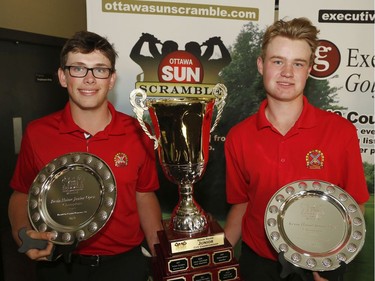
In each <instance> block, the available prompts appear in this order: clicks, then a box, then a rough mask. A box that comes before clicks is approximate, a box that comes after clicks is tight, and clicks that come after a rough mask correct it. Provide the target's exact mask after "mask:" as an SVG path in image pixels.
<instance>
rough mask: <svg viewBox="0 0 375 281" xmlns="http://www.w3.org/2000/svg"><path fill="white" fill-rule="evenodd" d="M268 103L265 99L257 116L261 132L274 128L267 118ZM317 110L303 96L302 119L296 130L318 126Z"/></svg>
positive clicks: (297, 123)
mask: <svg viewBox="0 0 375 281" xmlns="http://www.w3.org/2000/svg"><path fill="white" fill-rule="evenodd" d="M267 104H268V101H267V99H265V100H264V101H262V103H261V104H260V107H259V111H258V114H257V127H258V130H261V129H263V128H266V127H272V124H271V123H270V121H268V119H267V118H266V112H265V111H266V107H267ZM316 110H317V109H316V108H315V107H314V106H312V105H311V104H310V103H309V101H308V100H307V98H306V96H303V109H302V113H301V115H300V117H299V118H298V120H297V122H296V124H295V125H294V128H297V129H300V128H311V127H315V126H316V125H317V118H316Z"/></svg>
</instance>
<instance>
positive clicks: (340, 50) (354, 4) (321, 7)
mask: <svg viewBox="0 0 375 281" xmlns="http://www.w3.org/2000/svg"><path fill="white" fill-rule="evenodd" d="M295 17H307V18H309V19H310V20H311V21H312V22H313V23H314V24H315V25H316V26H317V27H318V28H319V29H320V35H319V38H320V39H321V44H320V47H319V48H318V50H317V52H316V59H315V65H314V67H313V70H312V73H311V77H312V78H314V79H317V80H326V81H328V83H329V87H330V89H331V90H332V91H334V92H335V95H336V96H335V97H334V99H335V101H336V102H337V103H332V104H331V106H332V107H331V110H332V111H334V112H336V113H337V114H339V115H341V116H343V117H345V118H347V119H348V120H349V121H351V122H352V123H353V124H354V125H355V126H356V127H357V130H358V138H359V143H360V147H361V152H362V159H363V161H364V162H368V163H371V164H374V156H375V149H374V144H375V141H374V134H375V130H374V89H375V85H374V67H375V56H374V20H375V14H374V1H373V0H358V1H348V0H345V1H342V0H330V1H326V0H316V1H303V2H301V1H300V0H283V1H280V4H279V18H280V19H284V18H286V19H288V18H289V19H291V18H295ZM327 94H328V92H327ZM333 141H334V140H333Z"/></svg>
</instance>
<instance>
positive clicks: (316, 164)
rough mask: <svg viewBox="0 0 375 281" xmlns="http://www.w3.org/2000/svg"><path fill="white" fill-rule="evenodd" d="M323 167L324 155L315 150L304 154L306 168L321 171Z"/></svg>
mask: <svg viewBox="0 0 375 281" xmlns="http://www.w3.org/2000/svg"><path fill="white" fill-rule="evenodd" d="M323 165H324V154H323V152H322V151H320V150H318V149H315V150H311V151H309V152H308V153H307V154H306V166H307V168H309V169H322V168H323Z"/></svg>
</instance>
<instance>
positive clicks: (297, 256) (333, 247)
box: [264, 180, 366, 271]
mask: <svg viewBox="0 0 375 281" xmlns="http://www.w3.org/2000/svg"><path fill="white" fill-rule="evenodd" d="M264 224H265V230H266V234H267V237H268V239H269V241H270V242H271V244H272V246H273V247H274V248H275V250H276V251H277V252H279V253H280V252H283V253H284V257H285V259H286V260H287V261H288V262H290V263H292V264H293V265H295V266H297V267H301V268H305V269H309V270H313V271H329V270H334V269H336V268H338V267H339V266H340V262H345V263H349V262H350V261H351V260H353V259H354V257H355V256H356V255H357V254H358V253H359V251H360V250H361V249H362V247H363V244H364V240H365V232H366V228H365V220H364V217H363V214H362V212H361V210H360V208H359V206H358V204H357V203H356V202H355V201H354V199H353V198H352V197H351V196H350V195H349V194H348V193H346V192H345V191H344V190H343V189H341V188H340V187H338V186H336V185H333V184H331V183H329V182H324V181H319V180H301V181H295V182H292V183H290V184H287V185H285V186H284V187H282V188H281V189H279V190H278V191H277V192H276V193H275V194H274V196H273V197H272V198H271V199H270V201H269V203H268V205H267V209H266V212H265V220H264Z"/></svg>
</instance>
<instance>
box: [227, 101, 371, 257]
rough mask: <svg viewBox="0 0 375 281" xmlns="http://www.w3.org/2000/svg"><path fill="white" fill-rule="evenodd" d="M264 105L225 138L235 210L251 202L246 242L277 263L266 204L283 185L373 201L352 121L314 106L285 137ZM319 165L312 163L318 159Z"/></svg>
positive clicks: (244, 227)
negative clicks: (332, 187) (332, 189)
mask: <svg viewBox="0 0 375 281" xmlns="http://www.w3.org/2000/svg"><path fill="white" fill-rule="evenodd" d="M266 106H267V101H266V100H265V101H264V102H263V103H262V104H261V106H260V109H259V111H258V113H256V114H255V115H252V116H250V117H248V118H247V119H245V120H244V121H242V122H240V123H239V124H237V125H236V126H234V127H233V128H232V129H231V130H230V132H229V133H228V135H227V138H226V142H225V153H226V169H227V171H226V188H227V201H228V202H229V203H231V204H239V203H245V202H248V207H247V210H246V213H245V216H244V218H243V220H242V240H243V241H244V242H245V243H246V244H247V245H248V246H250V247H251V248H252V249H253V250H254V251H255V252H256V253H258V255H260V256H262V257H266V258H269V259H274V260H276V259H277V256H276V254H277V253H276V251H275V250H274V249H273V248H272V246H271V244H270V243H269V241H268V239H267V237H266V234H265V230H264V213H265V209H266V207H267V204H268V201H269V200H270V199H271V197H272V196H273V195H274V193H275V192H276V191H277V190H279V189H280V188H281V187H283V186H284V185H286V184H288V183H291V182H293V181H296V180H301V179H317V180H322V181H328V182H330V183H333V184H336V185H338V186H339V187H341V188H343V189H345V190H346V191H347V192H348V193H349V194H350V195H351V196H352V197H353V198H354V199H355V200H356V201H357V203H358V204H362V203H364V202H366V201H367V200H368V198H369V194H368V191H367V185H366V181H365V177H364V171H363V164H362V159H361V154H360V150H359V144H358V137H357V133H356V128H355V127H354V126H353V124H351V123H350V122H349V121H348V120H346V119H344V118H342V117H340V116H338V115H336V114H334V113H330V112H326V111H323V110H321V109H318V108H315V107H313V106H312V105H310V104H309V103H308V101H307V99H306V97H304V107H303V112H302V114H301V116H300V118H299V119H298V121H297V122H296V124H295V125H294V126H293V128H292V129H290V131H289V132H288V133H287V134H286V135H285V136H283V135H281V134H280V133H279V132H278V131H277V130H276V129H275V128H273V126H272V125H271V123H270V122H269V121H268V120H267V118H266V116H265V108H266ZM316 157H317V159H318V160H319V161H316V162H314V161H313V160H314V158H316Z"/></svg>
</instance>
